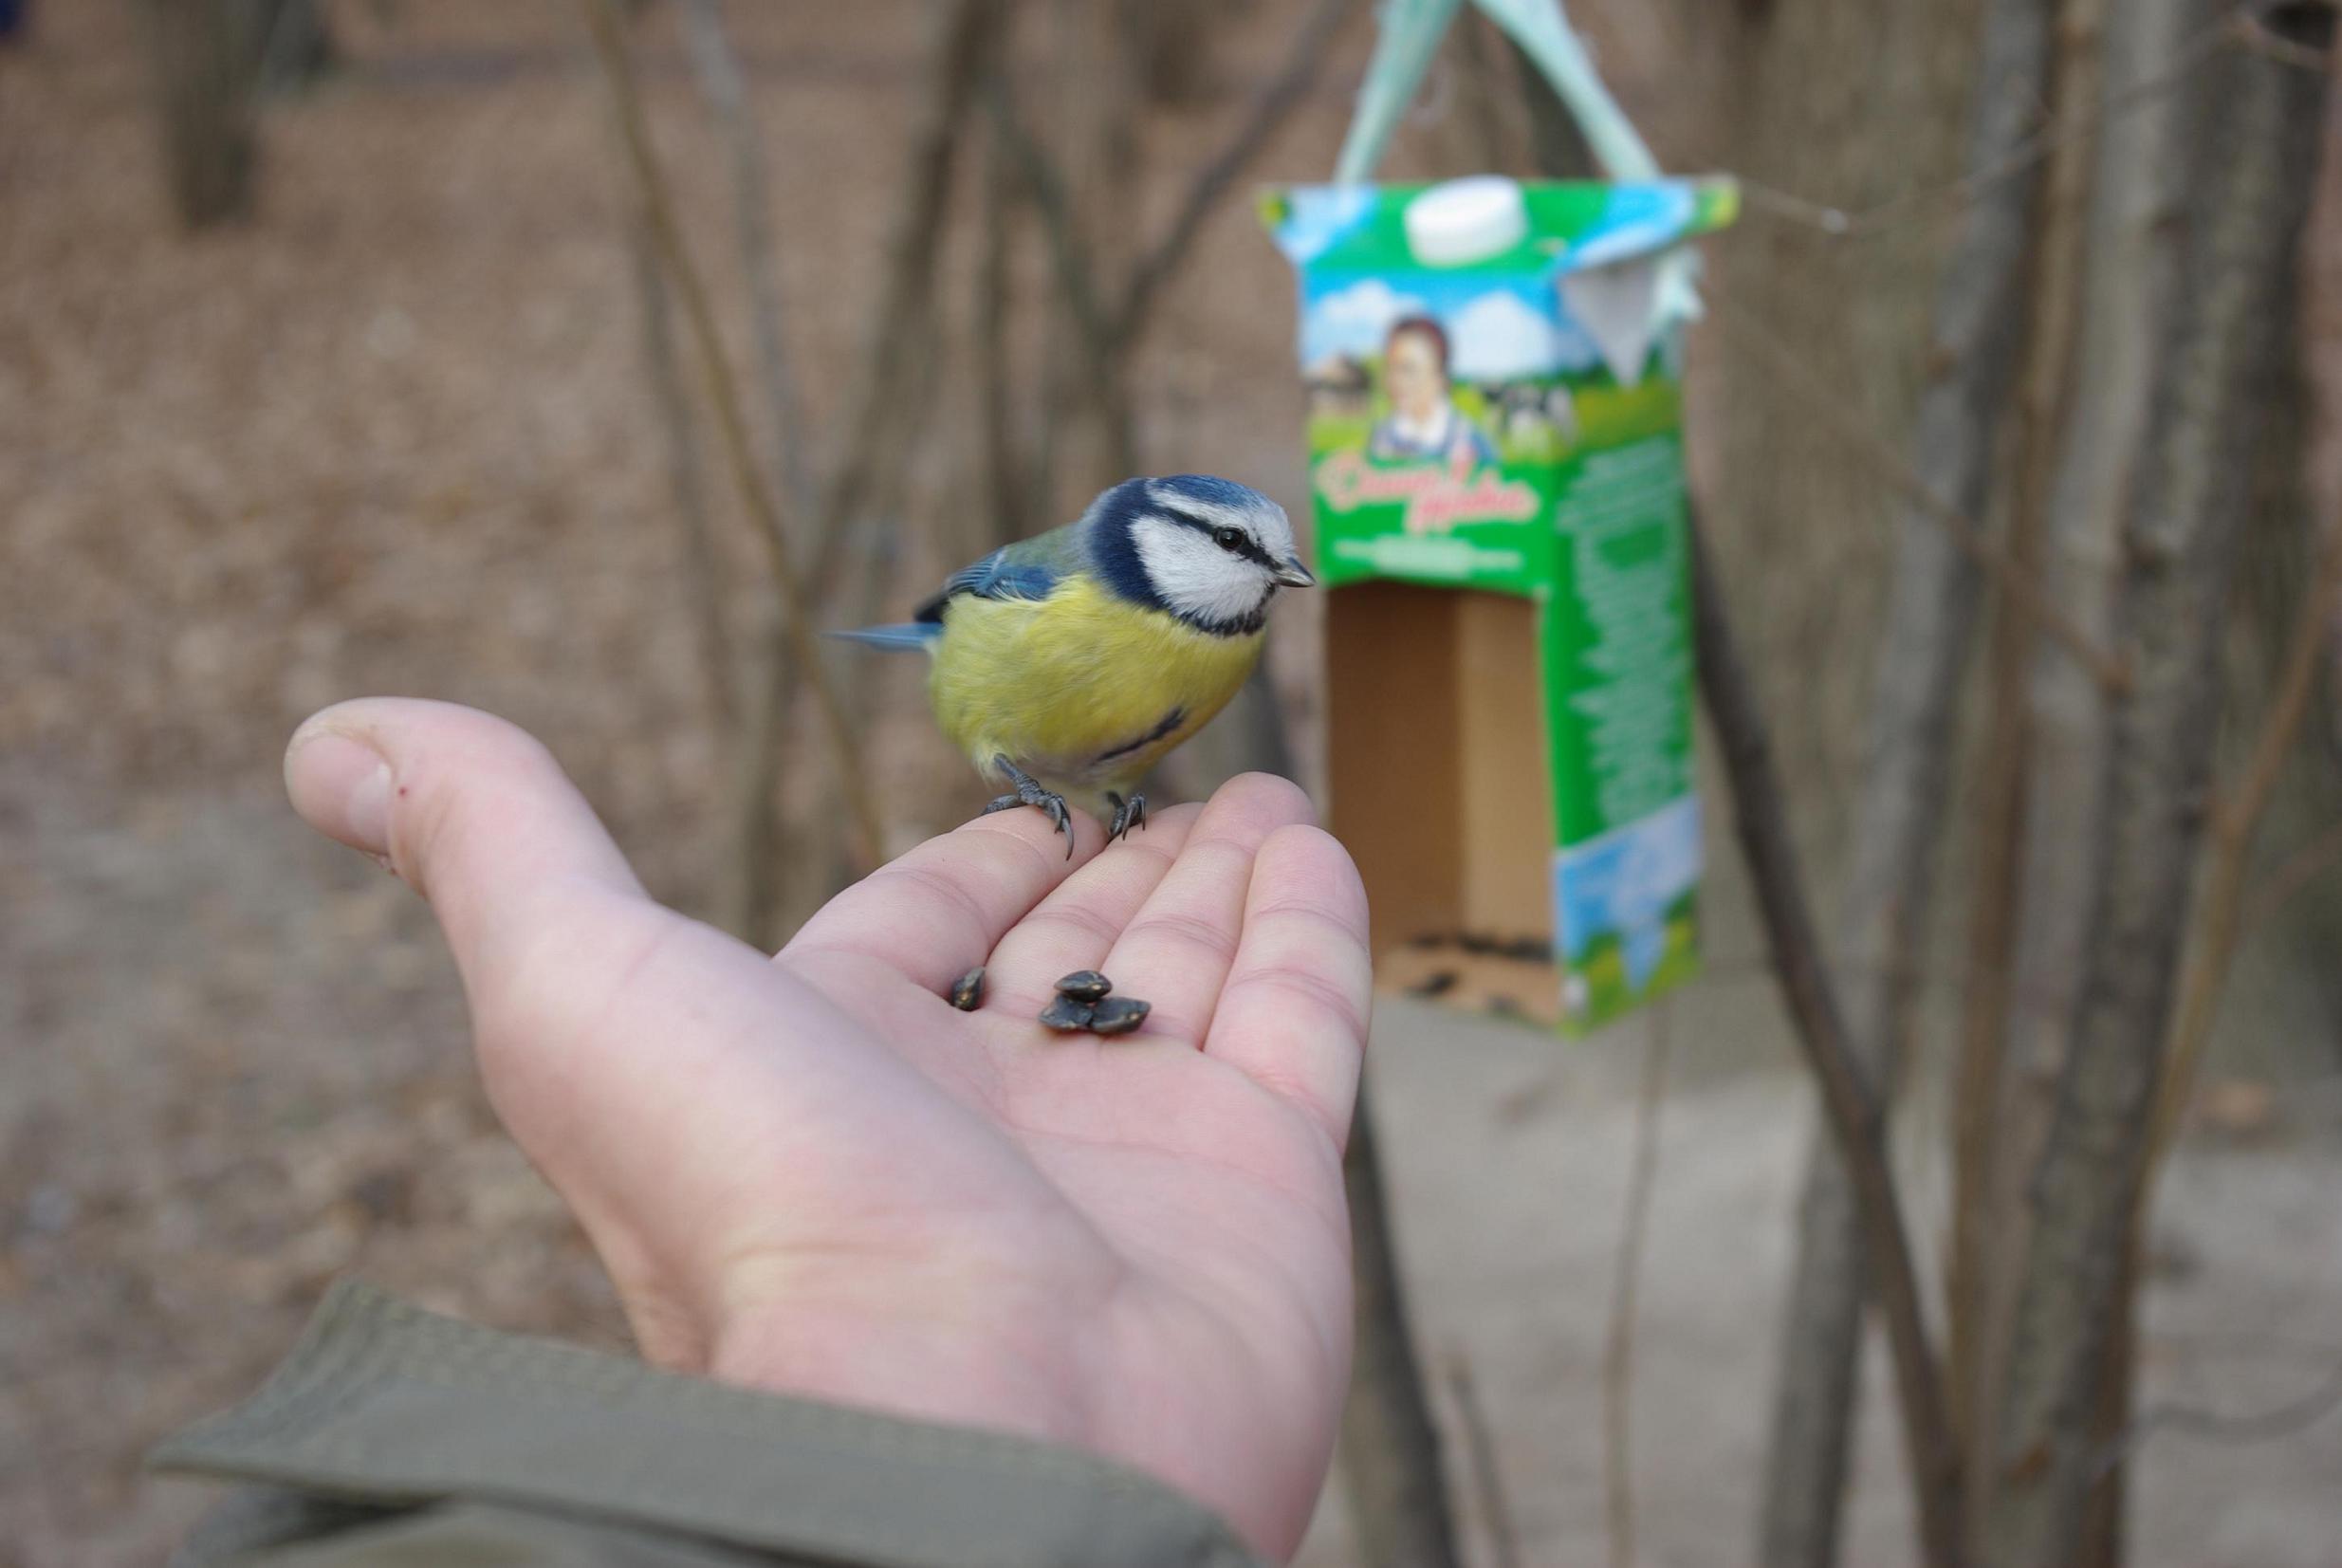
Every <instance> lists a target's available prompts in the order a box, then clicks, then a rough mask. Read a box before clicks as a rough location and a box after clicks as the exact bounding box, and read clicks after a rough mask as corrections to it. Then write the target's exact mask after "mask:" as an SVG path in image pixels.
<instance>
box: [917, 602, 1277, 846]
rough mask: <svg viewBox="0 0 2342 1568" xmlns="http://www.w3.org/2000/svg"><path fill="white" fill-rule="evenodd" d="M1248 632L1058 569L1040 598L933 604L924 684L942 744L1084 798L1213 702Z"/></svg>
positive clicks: (1253, 650) (1191, 725)
mask: <svg viewBox="0 0 2342 1568" xmlns="http://www.w3.org/2000/svg"><path fill="white" fill-rule="evenodd" d="M1261 646H1262V635H1261V634H1260V633H1258V632H1255V633H1253V634H1251V635H1249V636H1214V635H1212V634H1211V633H1208V632H1200V631H1197V630H1196V629H1195V628H1194V627H1192V626H1189V625H1188V624H1187V623H1186V622H1184V621H1182V620H1179V619H1178V618H1175V617H1172V616H1170V615H1166V614H1164V613H1163V612H1161V611H1158V610H1150V609H1146V608H1144V607H1142V606H1140V605H1136V604H1133V603H1131V602H1130V601H1129V600H1123V599H1119V598H1117V597H1116V595H1115V594H1114V593H1112V592H1111V591H1110V590H1108V589H1105V588H1101V587H1100V586H1098V585H1097V583H1096V582H1094V581H1090V580H1088V579H1086V578H1079V577H1074V578H1067V579H1065V580H1063V581H1060V582H1059V583H1058V585H1057V586H1056V588H1055V589H1053V590H1052V591H1051V593H1050V595H1049V597H1048V598H1047V599H1045V600H994V599H980V598H976V597H974V596H964V597H962V598H959V599H955V600H952V601H951V603H950V609H948V610H947V611H946V612H945V615H944V628H943V636H941V637H940V638H938V639H937V640H936V643H935V649H934V655H935V662H934V667H933V669H932V671H931V673H930V674H929V679H928V690H929V692H930V695H931V697H932V698H933V701H934V705H935V717H936V720H937V722H938V723H940V724H941V725H942V727H943V732H944V734H945V735H946V736H948V737H949V738H950V741H951V744H952V745H954V746H956V747H959V748H960V749H961V750H963V751H965V752H967V753H968V757H969V759H970V760H971V761H973V762H974V763H975V765H976V766H977V768H978V769H979V770H980V771H982V772H983V773H985V774H986V776H987V777H988V778H991V779H993V780H994V782H996V783H1004V784H1005V782H1006V781H1005V778H1003V776H1001V775H1000V774H999V773H997V772H996V771H995V770H994V769H993V767H992V759H993V757H994V756H996V755H998V756H1005V757H1006V758H1007V759H1008V760H1009V761H1010V762H1012V763H1014V764H1016V765H1017V766H1019V767H1021V768H1023V769H1024V771H1026V772H1027V773H1030V774H1032V775H1033V776H1034V777H1036V778H1038V779H1039V780H1041V782H1042V784H1045V785H1047V786H1048V787H1049V788H1051V789H1054V790H1056V791H1058V792H1059V793H1060V794H1064V795H1070V796H1073V797H1075V798H1076V799H1077V800H1081V801H1083V802H1084V803H1092V804H1095V802H1097V800H1098V799H1099V798H1100V797H1101V796H1102V793H1103V792H1104V791H1106V790H1109V789H1112V790H1116V791H1119V792H1122V793H1126V794H1127V793H1128V792H1129V790H1130V787H1131V785H1132V784H1134V783H1135V782H1136V781H1137V780H1138V778H1139V777H1140V775H1142V774H1144V773H1145V772H1146V771H1147V769H1148V768H1150V767H1152V766H1153V765H1154V764H1155V762H1156V761H1158V760H1159V759H1160V758H1162V757H1163V756H1165V755H1167V754H1168V753H1169V752H1170V751H1171V749H1172V747H1176V746H1178V745H1179V743H1180V742H1182V741H1184V740H1186V739H1187V738H1188V737H1189V735H1192V734H1194V733H1195V731H1197V730H1198V729H1202V728H1203V727H1204V725H1205V724H1206V722H1208V720H1209V719H1210V718H1211V716H1212V715H1213V714H1215V713H1217V712H1219V711H1220V710H1221V709H1223V708H1225V707H1226V706H1227V702H1228V699H1229V698H1230V697H1233V696H1234V695H1235V694H1236V690H1237V688H1238V687H1240V686H1242V685H1244V683H1245V676H1246V675H1249V674H1250V673H1252V667H1253V665H1254V664H1256V663H1258V662H1259V660H1260V656H1261Z"/></svg>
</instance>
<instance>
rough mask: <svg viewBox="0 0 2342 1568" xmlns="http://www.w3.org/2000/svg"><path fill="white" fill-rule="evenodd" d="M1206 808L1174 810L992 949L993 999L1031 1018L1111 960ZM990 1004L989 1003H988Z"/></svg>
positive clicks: (988, 981)
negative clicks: (1056, 990)
mask: <svg viewBox="0 0 2342 1568" xmlns="http://www.w3.org/2000/svg"><path fill="white" fill-rule="evenodd" d="M1202 809H1203V808H1202V807H1200V806H1194V805H1182V806H1173V807H1172V808H1171V810H1169V811H1166V812H1164V813H1163V814H1162V815H1161V816H1159V817H1150V818H1148V819H1147V825H1146V826H1145V827H1144V828H1143V829H1141V830H1140V831H1138V832H1136V833H1134V834H1132V835H1131V836H1130V837H1128V838H1126V839H1123V840H1122V841H1121V842H1119V843H1115V844H1109V845H1107V846H1106V848H1105V850H1104V851H1103V852H1102V853H1100V854H1099V855H1098V857H1097V858H1096V859H1094V860H1092V861H1091V862H1090V863H1089V864H1088V865H1086V866H1083V867H1082V868H1081V869H1080V870H1079V871H1078V872H1076V873H1075V874H1074V875H1073V876H1068V877H1067V878H1066V879H1065V880H1064V882H1063V883H1062V884H1060V886H1059V888H1058V889H1057V891H1056V892H1054V893H1052V894H1050V895H1049V896H1048V897H1046V898H1043V899H1042V901H1041V902H1040V904H1039V905H1037V906H1036V907H1035V908H1034V910H1033V912H1032V913H1030V914H1027V915H1026V916H1025V917H1024V918H1023V919H1022V920H1020V921H1018V922H1017V923H1016V925H1015V926H1014V927H1012V928H1010V930H1009V932H1008V934H1007V935H1005V936H1004V937H1002V938H1001V939H1000V944H999V945H998V946H997V947H995V948H994V949H993V950H992V957H991V962H990V963H989V964H988V965H987V973H986V976H985V987H986V991H987V994H988V995H989V996H990V997H991V998H992V999H993V1000H995V1001H997V1002H998V1003H999V1004H1000V1005H1002V1006H1004V1007H1011V1008H1015V1009H1017V1010H1019V1011H1022V1012H1024V1013H1026V1014H1030V1013H1032V1012H1035V1011H1037V1010H1038V1009H1039V1008H1041V1007H1042V1006H1043V1005H1045V1004H1046V1003H1047V1002H1048V1000H1049V996H1050V994H1051V990H1052V987H1054V986H1055V985H1056V983H1057V980H1058V978H1059V977H1060V975H1064V974H1069V973H1071V972H1072V971H1073V970H1075V969H1094V968H1097V967H1098V966H1099V965H1100V964H1102V963H1104V962H1105V961H1106V954H1107V953H1108V952H1110V951H1112V950H1113V948H1114V945H1115V939H1116V937H1118V936H1120V935H1121V934H1122V930H1123V928H1124V927H1126V926H1128V925H1129V924H1130V923H1131V920H1132V918H1133V917H1134V916H1135V915H1136V914H1137V913H1138V912H1139V910H1140V908H1141V907H1142V906H1144V905H1145V903H1146V901H1147V899H1148V897H1149V896H1150V895H1152V894H1153V892H1154V890H1155V889H1156V888H1157V887H1158V886H1160V885H1161V883H1162V881H1163V877H1164V876H1165V875H1166V874H1167V873H1169V872H1170V870H1171V865H1172V862H1173V861H1175V860H1176V859H1177V858H1178V856H1179V851H1180V848H1181V846H1182V845H1184V844H1185V843H1186V842H1187V841H1188V835H1189V831H1190V830H1191V829H1193V827H1194V826H1195V820H1196V817H1197V816H1198V815H1199V814H1200V812H1201V811H1202ZM987 1005H988V1004H987Z"/></svg>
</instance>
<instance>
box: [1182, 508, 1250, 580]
mask: <svg viewBox="0 0 2342 1568" xmlns="http://www.w3.org/2000/svg"><path fill="white" fill-rule="evenodd" d="M1161 515H1162V516H1163V518H1164V520H1165V521H1167V522H1171V523H1176V524H1178V525H1179V526H1181V527H1183V528H1192V529H1194V530H1195V531H1196V532H1197V533H1200V534H1205V535H1208V536H1216V535H1217V534H1218V533H1219V531H1220V530H1221V529H1222V528H1224V527H1227V526H1231V525H1228V524H1225V523H1213V522H1209V521H1207V520H1206V519H1204V518H1201V517H1198V516H1196V515H1195V514H1194V513H1193V512H1189V511H1181V510H1180V509H1179V508H1177V507H1171V506H1166V507H1164V508H1163V511H1162V514H1161ZM1212 543H1213V544H1219V543H1220V542H1219V540H1218V539H1217V538H1216V537H1214V538H1213V539H1212ZM1220 547H1221V548H1222V549H1224V550H1229V551H1232V552H1233V553H1235V554H1237V555H1240V556H1243V557H1244V558H1245V560H1246V561H1252V562H1257V563H1260V564H1261V565H1263V566H1266V567H1267V568H1268V569H1269V570H1270V571H1275V570H1276V569H1277V563H1276V561H1275V560H1274V559H1273V558H1271V557H1270V555H1269V553H1268V552H1267V551H1266V550H1264V549H1263V548H1261V546H1260V544H1259V543H1258V542H1257V541H1256V540H1254V539H1253V537H1252V536H1251V535H1250V534H1248V533H1246V532H1245V531H1244V530H1243V529H1242V528H1239V529H1237V530H1236V543H1235V544H1221V545H1220Z"/></svg>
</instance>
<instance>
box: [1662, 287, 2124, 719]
mask: <svg viewBox="0 0 2342 1568" xmlns="http://www.w3.org/2000/svg"><path fill="white" fill-rule="evenodd" d="M1701 290H1702V292H1703V293H1704V294H1705V295H1706V297H1707V299H1708V301H1709V303H1710V304H1713V305H1716V306H1717V307H1718V308H1716V309H1715V310H1714V311H1713V313H1712V314H1713V319H1714V320H1715V322H1716V323H1717V324H1718V325H1719V326H1721V327H1722V328H1724V331H1725V332H1727V333H1729V334H1730V335H1731V336H1733V337H1734V338H1737V339H1738V340H1740V341H1741V342H1742V343H1743V345H1744V346H1746V347H1748V348H1750V349H1753V350H1755V351H1756V352H1757V354H1758V355H1759V356H1760V357H1761V358H1762V359H1764V360H1767V361H1768V362H1769V363H1770V364H1771V365H1772V366H1773V368H1774V369H1775V370H1776V371H1777V372H1778V373H1779V375H1780V379H1781V380H1782V381H1783V382H1785V383H1786V384H1788V385H1789V386H1791V387H1793V388H1794V389H1796V391H1797V392H1798V395H1799V396H1801V397H1804V398H1805V399H1806V401H1807V403H1808V405H1809V406H1811V407H1812V408H1813V409H1814V410H1815V411H1816V413H1818V414H1819V415H1821V416H1822V419H1823V421H1824V422H1825V423H1826V424H1828V425H1830V426H1831V427H1832V428H1833V429H1835V431H1836V432H1837V433H1838V435H1839V437H1840V438H1841V439H1843V440H1844V441H1845V442H1846V443H1847V444H1848V445H1849V446H1852V447H1853V448H1854V449H1855V450H1856V451H1857V452H1860V453H1861V454H1862V455H1863V456H1864V457H1866V458H1868V459H1869V460H1870V462H1871V464H1872V467H1873V468H1875V469H1876V470H1878V471H1879V472H1881V473H1883V474H1884V475H1885V476H1886V477H1887V478H1888V479H1889V480H1890V481H1892V482H1893V484H1894V486H1895V488H1896V489H1899V490H1901V491H1902V492H1903V493H1904V494H1905V495H1907V496H1909V498H1910V499H1911V501H1912V502H1913V503H1915V504H1916V505H1917V506H1918V507H1919V508H1920V509H1921V510H1922V511H1924V512H1926V513H1927V516H1928V517H1930V518H1932V519H1933V520H1934V521H1935V523H1936V524H1937V525H1938V526H1941V527H1942V528H1943V530H1944V532H1945V534H1946V536H1947V537H1948V538H1949V539H1950V540H1951V541H1952V543H1953V544H1956V545H1958V546H1959V547H1960V549H1961V551H1962V552H1963V553H1964V554H1965V555H1967V556H1968V557H1969V558H1970V559H1971V560H1973V561H1975V562H1976V563H1977V564H1978V565H1979V566H1982V568H1983V569H1984V571H1985V572H1986V573H1987V574H1988V575H1990V577H1991V578H1992V581H1993V583H1994V585H1995V586H1997V587H1998V588H1999V589H2000V590H2001V594H2002V595H2003V597H2004V598H2005V599H2006V600H2007V601H2008V602H2009V603H2010V604H2012V605H2013V606H2014V607H2015V608H2016V609H2017V610H2018V611H2019V613H2020V614H2022V615H2023V616H2025V618H2028V619H2029V620H2031V621H2032V622H2033V623H2034V624H2035V625H2036V626H2037V627H2038V628H2039V629H2040V630H2041V631H2043V632H2045V633H2047V634H2048V635H2049V636H2052V637H2055V638H2056V640H2057V643H2058V645H2059V646H2061V647H2063V648H2064V649H2065V650H2066V651H2067V652H2068V653H2070V654H2072V655H2074V656H2075V659H2077V660H2078V661H2080V663H2081V664H2082V666H2083V667H2084V668H2085V669H2087V670H2088V671H2090V673H2092V674H2093V675H2094V676H2095V677H2096V678H2097V681H2098V684H2099V686H2100V687H2102V688H2103V689H2104V690H2105V691H2106V692H2107V694H2108V695H2110V696H2120V695H2122V694H2123V693H2125V692H2128V691H2129V690H2130V667H2129V666H2128V665H2127V664H2126V663H2125V662H2124V661H2123V660H2122V659H2121V658H2119V657H2118V656H2116V655H2114V654H2112V653H2110V652H2108V651H2107V650H2106V649H2104V648H2101V647H2099V646H2098V644H2097V643H2096V642H2095V641H2094V640H2093V638H2092V637H2091V636H2090V634H2089V633H2088V632H2085V631H2083V630H2082V628H2081V627H2080V626H2079V625H2078V624H2077V623H2076V622H2075V620H2074V618H2072V617H2071V616H2069V615H2067V614H2066V612H2065V611H2064V610H2063V609H2062V608H2061V607H2060V606H2059V605H2058V604H2057V602H2056V600H2053V599H2051V598H2050V597H2049V595H2048V593H2047V591H2046V590H2044V589H2043V588H2042V587H2041V585H2040V582H2039V581H2038V579H2037V578H2036V577H2034V576H2033V575H2031V574H2029V573H2027V572H2026V571H2024V570H2023V569H2022V568H2021V567H2019V565H2018V563H2015V562H2014V561H2011V560H2010V559H2009V556H2008V552H2007V551H2005V550H2003V549H2001V546H2000V545H1998V544H1994V543H1993V542H1992V540H1991V539H1989V538H1987V537H1986V536H1985V534H1984V532H1983V530H1982V529H1981V528H1979V527H1978V526H1976V524H1975V523H1974V522H1972V521H1971V520H1970V519H1969V518H1967V517H1966V516H1964V514H1963V513H1962V512H1961V511H1960V509H1959V508H1958V507H1954V506H1953V505H1952V504H1951V503H1950V502H1948V501H1946V500H1945V499H1944V498H1943V497H1942V496H1940V495H1938V494H1937V493H1936V492H1935V491H1934V489H1931V488H1930V487H1929V486H1928V485H1927V481H1926V480H1924V479H1922V478H1921V477H1920V476H1919V475H1918V473H1917V472H1916V471H1914V470H1912V468H1911V466H1910V463H1909V460H1907V459H1906V458H1905V456H1904V455H1903V453H1902V452H1900V451H1899V450H1897V449H1896V447H1895V444H1894V443H1893V442H1891V441H1890V440H1888V439H1887V437H1885V436H1884V435H1881V434H1879V433H1878V432H1877V431H1876V430H1875V429H1873V428H1872V426H1871V424H1870V423H1869V421H1868V420H1866V419H1864V418H1863V417H1862V415H1860V414H1859V413H1857V412H1855V411H1854V410H1853V409H1851V408H1849V407H1847V406H1846V405H1845V403H1844V401H1843V400H1842V399H1841V398H1840V397H1838V395H1837V394H1836V393H1835V392H1834V391H1832V390H1831V389H1830V387H1829V386H1827V385H1826V384H1825V383H1824V382H1823V381H1822V380H1821V378H1819V377H1818V376H1816V374H1815V373H1814V372H1813V371H1812V370H1811V369H1809V368H1808V367H1807V366H1806V365H1805V363H1804V362H1803V361H1802V360H1799V359H1798V356H1797V354H1796V352H1795V351H1794V350H1792V349H1791V348H1790V347H1789V346H1788V345H1787V344H1785V343H1783V342H1781V341H1780V340H1779V339H1778V338H1775V337H1774V336H1773V335H1772V334H1771V333H1770V332H1768V331H1766V330H1765V329H1764V328H1762V327H1761V326H1759V325H1757V324H1756V323H1754V322H1753V321H1751V320H1749V319H1748V318H1747V317H1745V316H1743V315H1742V314H1741V313H1740V312H1739V311H1738V310H1736V309H1734V308H1732V306H1731V304H1730V303H1729V302H1728V301H1726V300H1724V299H1723V298H1722V297H1721V296H1720V295H1719V294H1718V293H1717V291H1716V290H1715V288H1714V286H1712V285H1711V284H1707V283H1703V284H1702V285H1701Z"/></svg>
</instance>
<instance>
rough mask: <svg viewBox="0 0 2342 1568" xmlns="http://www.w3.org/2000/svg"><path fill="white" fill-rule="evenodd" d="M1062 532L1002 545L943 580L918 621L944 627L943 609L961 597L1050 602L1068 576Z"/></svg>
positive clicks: (918, 616)
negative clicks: (1050, 597)
mask: <svg viewBox="0 0 2342 1568" xmlns="http://www.w3.org/2000/svg"><path fill="white" fill-rule="evenodd" d="M1062 531H1063V530H1058V531H1056V532H1052V533H1045V534H1042V535H1041V536H1040V537H1039V538H1037V539H1023V540H1019V541H1018V542H1017V543H1016V544H1006V545H1003V546H1002V547H1001V548H999V549H997V550H994V551H993V552H992V553H991V554H990V555H987V556H986V557H985V558H984V559H983V560H982V561H979V562H977V563H975V564H973V565H970V566H962V567H961V568H960V569H959V570H958V571H956V572H953V573H952V574H951V575H950V577H947V578H945V579H944V580H943V592H941V593H939V594H937V595H936V596H935V597H934V598H933V599H931V600H928V601H927V602H926V603H924V604H922V605H920V606H919V608H918V611H917V614H916V617H915V618H916V619H917V620H918V621H920V622H921V623H922V624H926V625H933V626H941V625H942V624H943V617H944V606H946V605H948V604H950V602H951V601H952V600H955V599H957V598H959V597H960V595H962V594H970V595H973V596H974V597H975V598H977V599H1047V598H1048V597H1049V593H1050V590H1052V589H1054V588H1055V587H1056V586H1057V585H1058V582H1059V581H1060V579H1061V578H1063V577H1064V575H1065V565H1066V560H1065V558H1066V553H1067V551H1066V544H1067V543H1068V542H1067V541H1065V540H1063V539H1061V538H1060V537H1059V535H1060V533H1061V532H1062Z"/></svg>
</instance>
